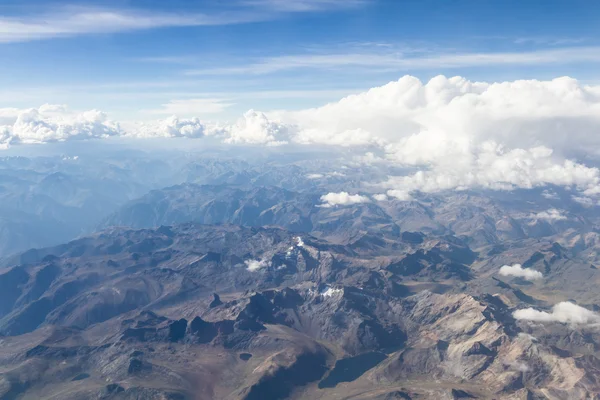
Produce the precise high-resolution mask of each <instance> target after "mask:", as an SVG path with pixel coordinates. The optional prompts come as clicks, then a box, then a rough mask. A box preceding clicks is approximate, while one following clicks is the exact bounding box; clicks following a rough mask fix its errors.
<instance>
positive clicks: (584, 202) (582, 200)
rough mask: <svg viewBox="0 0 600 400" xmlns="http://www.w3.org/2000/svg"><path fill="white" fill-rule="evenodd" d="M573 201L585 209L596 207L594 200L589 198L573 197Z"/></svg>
mask: <svg viewBox="0 0 600 400" xmlns="http://www.w3.org/2000/svg"><path fill="white" fill-rule="evenodd" d="M571 198H572V199H573V201H576V202H577V203H579V204H581V205H582V206H584V207H592V206H593V205H594V199H592V198H591V197H587V196H571Z"/></svg>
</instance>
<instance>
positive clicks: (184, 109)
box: [143, 98, 233, 115]
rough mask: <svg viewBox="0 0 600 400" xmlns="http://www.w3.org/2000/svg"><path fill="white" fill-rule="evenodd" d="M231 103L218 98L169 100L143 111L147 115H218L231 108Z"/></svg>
mask: <svg viewBox="0 0 600 400" xmlns="http://www.w3.org/2000/svg"><path fill="white" fill-rule="evenodd" d="M232 105H233V103H231V102H228V101H227V100H224V99H218V98H203V99H185V100H171V101H170V102H169V103H166V104H163V105H162V107H161V108H158V109H152V110H144V111H143V112H144V113H149V114H165V115H206V114H219V113H222V112H223V111H225V110H226V109H227V108H228V107H231V106H232Z"/></svg>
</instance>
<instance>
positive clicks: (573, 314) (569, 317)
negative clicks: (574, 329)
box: [513, 301, 600, 325]
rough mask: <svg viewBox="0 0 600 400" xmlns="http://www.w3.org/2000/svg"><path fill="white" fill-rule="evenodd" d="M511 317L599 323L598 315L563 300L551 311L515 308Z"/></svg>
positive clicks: (579, 323) (537, 320)
mask: <svg viewBox="0 0 600 400" xmlns="http://www.w3.org/2000/svg"><path fill="white" fill-rule="evenodd" d="M513 317H514V318H515V319H519V320H526V321H535V322H560V323H563V324H570V325H590V324H597V323H600V315H599V314H597V313H595V312H593V311H590V310H588V309H587V308H584V307H581V306H578V305H577V304H573V303H570V302H568V301H563V302H561V303H558V304H556V305H554V307H552V312H549V313H548V312H545V311H538V310H535V309H533V308H526V309H523V310H517V311H515V312H514V313H513Z"/></svg>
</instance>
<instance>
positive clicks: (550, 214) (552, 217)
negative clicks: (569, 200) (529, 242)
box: [531, 208, 568, 222]
mask: <svg viewBox="0 0 600 400" xmlns="http://www.w3.org/2000/svg"><path fill="white" fill-rule="evenodd" d="M531 218H532V219H534V220H539V219H541V220H544V221H548V222H555V221H564V220H567V219H568V218H567V217H566V216H565V215H564V214H563V213H562V212H561V211H560V210H557V209H556V208H551V209H549V210H547V211H542V212H539V213H537V214H533V215H532V216H531Z"/></svg>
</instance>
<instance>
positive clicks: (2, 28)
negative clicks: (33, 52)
mask: <svg viewBox="0 0 600 400" xmlns="http://www.w3.org/2000/svg"><path fill="white" fill-rule="evenodd" d="M264 17H265V16H264V15H262V16H261V15H255V14H248V13H244V14H242V13H236V14H228V15H225V14H220V15H207V14H199V13H196V14H195V13H153V12H147V11H143V10H117V9H102V8H84V7H63V8H60V9H58V10H56V11H54V12H52V13H47V14H38V15H21V16H18V17H1V18H0V43H11V42H21V41H29V40H41V39H49V38H54V37H69V36H76V35H82V34H94V33H115V32H127V31H136V30H146V29H152V28H163V27H177V26H211V25H227V24H236V23H244V22H252V21H256V20H262V19H264Z"/></svg>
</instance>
